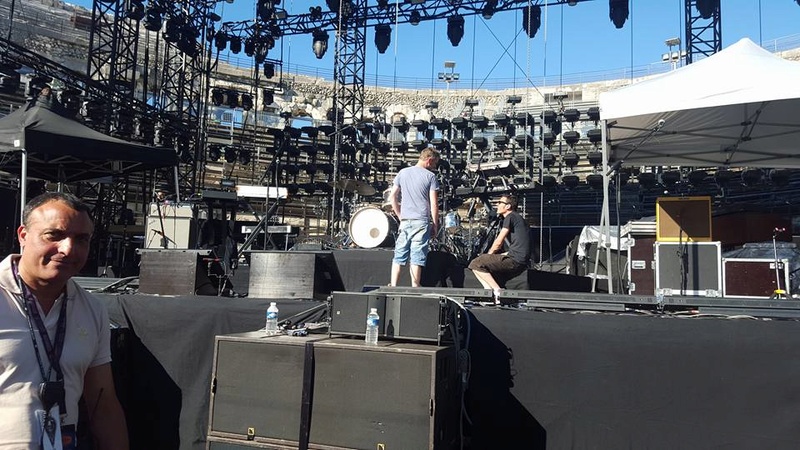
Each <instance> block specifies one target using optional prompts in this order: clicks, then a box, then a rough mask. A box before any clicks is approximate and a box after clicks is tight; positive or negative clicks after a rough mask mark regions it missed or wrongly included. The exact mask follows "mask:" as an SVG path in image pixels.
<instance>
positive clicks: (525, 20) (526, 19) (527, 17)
mask: <svg viewBox="0 0 800 450" xmlns="http://www.w3.org/2000/svg"><path fill="white" fill-rule="evenodd" d="M541 24H542V8H541V7H540V6H538V5H533V6H526V7H524V8H522V29H523V30H525V33H526V34H527V35H528V37H529V38H533V37H534V36H536V32H537V31H539V26H540V25H541Z"/></svg>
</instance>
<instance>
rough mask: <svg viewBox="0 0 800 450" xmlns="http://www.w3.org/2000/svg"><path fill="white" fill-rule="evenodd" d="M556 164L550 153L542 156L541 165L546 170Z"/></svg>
mask: <svg viewBox="0 0 800 450" xmlns="http://www.w3.org/2000/svg"><path fill="white" fill-rule="evenodd" d="M555 164H556V158H555V157H554V156H553V154H552V153H543V154H542V165H543V166H544V167H546V168H548V169H549V168H551V167H553V166H554V165H555Z"/></svg>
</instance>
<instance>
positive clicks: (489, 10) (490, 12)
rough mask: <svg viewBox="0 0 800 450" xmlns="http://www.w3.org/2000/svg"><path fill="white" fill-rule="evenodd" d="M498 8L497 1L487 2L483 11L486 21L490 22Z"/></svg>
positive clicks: (489, 0)
mask: <svg viewBox="0 0 800 450" xmlns="http://www.w3.org/2000/svg"><path fill="white" fill-rule="evenodd" d="M496 8H497V0H486V4H485V5H483V10H481V15H482V16H483V18H484V19H486V20H489V19H491V18H492V17H493V16H494V12H495V9H496Z"/></svg>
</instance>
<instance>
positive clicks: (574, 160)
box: [561, 152, 581, 169]
mask: <svg viewBox="0 0 800 450" xmlns="http://www.w3.org/2000/svg"><path fill="white" fill-rule="evenodd" d="M561 160H562V161H564V164H566V165H567V167H569V168H570V169H572V168H573V167H575V166H576V165H578V162H579V161H580V160H581V157H580V156H578V154H577V153H575V152H569V153H566V154H564V156H562V157H561Z"/></svg>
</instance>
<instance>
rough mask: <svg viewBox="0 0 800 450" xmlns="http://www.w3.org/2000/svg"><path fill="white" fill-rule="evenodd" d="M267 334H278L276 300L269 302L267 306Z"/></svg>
mask: <svg viewBox="0 0 800 450" xmlns="http://www.w3.org/2000/svg"><path fill="white" fill-rule="evenodd" d="M265 329H266V331H267V335H273V334H278V305H276V304H275V302H271V303H270V304H269V308H267V326H266V328H265Z"/></svg>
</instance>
